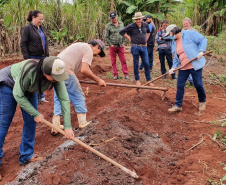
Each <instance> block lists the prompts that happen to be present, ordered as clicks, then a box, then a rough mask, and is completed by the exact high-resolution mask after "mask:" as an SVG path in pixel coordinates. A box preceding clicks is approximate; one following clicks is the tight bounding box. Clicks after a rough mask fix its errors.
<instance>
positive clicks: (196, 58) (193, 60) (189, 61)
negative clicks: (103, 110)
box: [138, 51, 213, 89]
mask: <svg viewBox="0 0 226 185" xmlns="http://www.w3.org/2000/svg"><path fill="white" fill-rule="evenodd" d="M212 52H213V51H209V52H207V53H204V54H203V56H205V55H207V54H210V53H212ZM197 59H198V57H195V58H193V59H191V60H190V61H188V62H187V63H186V64H184V65H183V66H181V67H179V68H177V69H175V70H174V72H175V71H178V70H179V69H182V68H183V67H185V66H186V65H188V64H190V63H191V62H193V61H194V60H197ZM168 74H169V72H167V73H165V74H163V75H161V76H159V77H157V78H155V79H153V80H151V81H149V82H147V83H145V84H144V85H142V86H146V85H148V84H150V83H152V82H154V81H156V80H158V79H160V78H162V77H164V76H167V75H168ZM138 89H140V87H138Z"/></svg>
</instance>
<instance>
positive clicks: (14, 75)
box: [0, 57, 74, 165]
mask: <svg viewBox="0 0 226 185" xmlns="http://www.w3.org/2000/svg"><path fill="white" fill-rule="evenodd" d="M66 79H68V74H67V73H66V72H65V64H64V62H63V61H62V60H61V59H60V58H58V57H46V58H42V59H40V60H39V61H37V60H33V59H29V60H24V61H22V62H19V63H17V64H13V65H11V66H8V67H6V68H3V69H1V70H0V164H1V163H2V162H1V159H2V157H3V149H2V148H3V144H4V141H5V137H6V134H7V132H8V129H9V127H10V124H11V122H12V119H13V117H14V114H15V111H16V107H17V104H19V106H20V108H21V111H22V116H23V119H24V123H23V133H22V140H21V144H20V148H19V163H20V165H26V164H27V163H29V162H34V161H38V160H41V159H42V157H39V156H37V155H35V154H34V145H35V131H36V123H43V120H44V116H43V115H42V114H41V113H40V112H38V98H37V93H39V94H40V93H41V91H45V90H47V89H51V88H52V87H54V88H55V91H56V92H57V95H58V98H59V100H60V103H61V105H62V110H63V117H64V120H65V124H64V129H65V130H64V131H65V137H66V138H68V139H72V138H73V137H74V133H73V131H72V128H71V118H70V101H69V97H68V94H67V91H66V87H65V85H64V82H63V81H64V80H66Z"/></svg>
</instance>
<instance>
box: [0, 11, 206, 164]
mask: <svg viewBox="0 0 226 185" xmlns="http://www.w3.org/2000/svg"><path fill="white" fill-rule="evenodd" d="M143 18H144V16H143V15H142V13H141V12H137V13H135V16H134V17H133V18H132V19H133V20H135V22H134V23H131V24H129V25H128V26H126V27H124V25H123V23H122V21H119V20H118V16H117V14H116V12H111V13H110V19H111V22H110V23H108V24H107V26H106V30H105V41H106V43H107V44H108V45H109V50H110V58H111V64H112V69H113V75H114V80H117V79H118V70H117V67H116V54H118V56H119V59H120V61H121V65H122V72H123V74H124V77H125V79H129V76H128V68H127V64H126V57H125V48H124V44H123V43H124V42H125V38H126V39H128V40H129V41H130V42H131V53H132V55H133V71H134V77H135V80H136V84H137V85H141V82H140V76H139V69H143V68H144V72H145V77H146V80H147V81H150V80H151V73H150V71H151V70H152V69H153V51H154V46H155V41H156V42H157V44H158V47H157V50H158V52H159V59H160V63H161V73H162V74H165V73H166V68H165V57H166V59H167V62H168V65H169V68H170V70H169V74H171V76H172V78H173V79H176V76H175V74H174V71H175V70H176V68H177V67H178V66H180V65H184V64H185V63H186V62H188V61H189V60H191V59H193V58H195V57H198V59H197V60H195V61H193V62H192V63H191V64H189V65H187V66H186V67H184V68H182V69H181V70H179V74H178V80H177V94H176V102H175V105H174V106H173V107H172V108H171V109H169V111H170V112H177V111H181V110H182V108H181V107H182V102H183V95H184V86H185V83H186V80H187V79H188V77H189V75H191V76H192V80H193V81H192V83H194V86H195V88H196V90H197V93H198V98H199V102H200V106H199V110H200V111H202V110H205V108H206V105H205V102H206V95H205V90H204V87H203V84H202V68H203V66H204V65H205V62H206V61H205V58H204V57H203V54H204V52H205V51H206V45H207V41H206V38H205V37H204V36H203V35H201V34H200V33H198V32H197V31H193V30H191V21H190V19H186V20H184V27H185V28H184V29H185V30H186V31H185V30H183V31H182V30H181V29H180V28H178V27H177V26H176V25H169V23H168V21H167V20H163V21H162V25H161V29H160V30H158V32H157V33H156V28H155V25H154V23H153V20H152V16H151V15H147V16H146V17H145V19H146V20H145V22H144V21H143ZM27 20H28V22H29V23H28V24H27V25H26V26H25V27H24V29H23V31H22V35H21V51H22V54H23V57H24V59H25V60H24V61H22V62H20V63H17V64H13V65H10V66H8V67H6V68H3V69H1V70H0V105H1V106H0V166H1V159H2V157H3V150H2V148H3V144H4V141H5V137H6V134H7V132H8V129H9V127H10V125H11V122H12V119H13V116H14V114H15V111H16V106H17V104H19V106H20V108H21V111H22V115H23V119H24V124H23V133H22V140H21V145H20V149H19V163H20V164H21V165H25V164H27V163H29V162H33V161H38V160H40V159H41V157H40V156H37V155H35V154H34V144H35V131H36V123H43V120H44V116H43V115H42V114H41V113H40V112H39V111H38V97H39V99H41V101H44V99H43V98H44V96H43V92H44V91H45V90H50V89H53V90H54V116H53V120H52V121H53V124H54V125H55V126H57V127H60V128H63V127H62V126H61V124H60V118H61V116H62V117H63V122H64V131H65V137H66V138H68V139H71V138H73V137H74V133H73V131H72V126H71V116H70V102H71V103H72V104H73V106H74V108H75V111H76V112H77V118H78V124H79V127H80V128H84V127H86V126H87V125H88V124H89V122H87V120H86V113H87V107H86V104H85V96H84V94H83V92H82V89H81V85H80V83H79V80H78V79H77V77H76V73H77V72H79V71H80V72H82V73H83V74H85V75H86V76H87V77H89V78H91V79H93V80H94V81H96V82H97V83H98V85H100V86H103V87H104V86H106V83H105V81H104V80H102V79H100V78H99V77H97V76H96V75H95V74H93V72H92V71H91V70H90V66H91V64H92V60H93V56H96V55H99V56H100V57H104V56H105V52H104V49H105V44H104V42H102V41H101V40H98V39H94V40H92V41H89V42H88V43H81V42H79V43H74V44H72V45H70V46H69V47H67V48H66V49H64V50H63V51H62V52H60V53H59V54H58V56H56V57H53V56H51V57H49V48H48V39H47V36H46V31H45V29H44V27H43V26H42V22H43V20H44V15H43V13H42V12H41V11H38V10H34V11H30V12H29V14H28V17H27ZM186 21H188V23H189V24H190V26H189V24H187V22H186ZM155 34H156V35H155ZM172 52H173V56H174V58H173V59H172ZM139 57H141V60H142V61H141V64H139ZM51 133H52V134H53V135H55V134H57V131H56V130H53V129H52V130H51Z"/></svg>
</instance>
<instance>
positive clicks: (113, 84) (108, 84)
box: [79, 80, 168, 91]
mask: <svg viewBox="0 0 226 185" xmlns="http://www.w3.org/2000/svg"><path fill="white" fill-rule="evenodd" d="M79 82H80V83H85V84H95V85H97V82H95V81H86V80H79ZM106 85H107V86H115V87H127V88H139V89H151V90H160V91H168V89H167V88H164V87H149V86H137V85H129V84H116V83H106Z"/></svg>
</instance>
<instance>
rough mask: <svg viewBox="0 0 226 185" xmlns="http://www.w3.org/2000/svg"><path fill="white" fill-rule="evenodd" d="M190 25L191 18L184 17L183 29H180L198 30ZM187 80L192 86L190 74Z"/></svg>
mask: <svg viewBox="0 0 226 185" xmlns="http://www.w3.org/2000/svg"><path fill="white" fill-rule="evenodd" d="M191 25H192V22H191V19H189V18H188V17H185V18H184V19H183V29H182V30H194V31H197V32H198V30H196V29H194V28H192V26H191ZM188 81H189V84H190V86H194V83H193V79H192V76H191V74H190V75H189V76H188Z"/></svg>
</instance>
